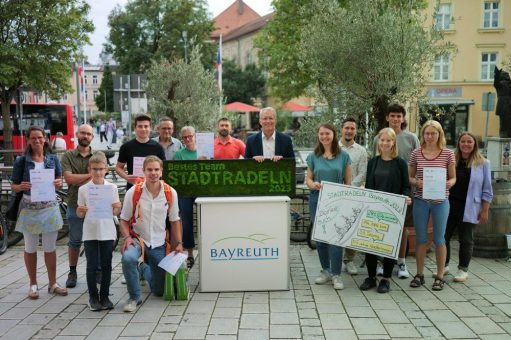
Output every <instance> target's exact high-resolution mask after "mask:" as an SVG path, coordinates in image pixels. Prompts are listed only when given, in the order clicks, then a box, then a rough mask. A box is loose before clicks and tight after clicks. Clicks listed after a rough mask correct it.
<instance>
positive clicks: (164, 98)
mask: <svg viewBox="0 0 511 340" xmlns="http://www.w3.org/2000/svg"><path fill="white" fill-rule="evenodd" d="M200 57H201V56H200V53H199V49H198V48H195V49H194V50H193V51H192V54H191V60H190V63H188V64H186V63H185V62H184V61H183V60H182V59H177V60H175V61H174V62H172V63H171V62H169V61H168V60H165V59H162V60H161V61H159V62H156V61H153V63H152V65H151V67H150V68H149V70H148V72H147V87H146V91H147V95H148V98H149V100H150V104H151V110H152V117H153V119H155V120H158V119H159V118H160V117H162V116H168V117H171V118H172V119H174V121H175V123H176V125H177V126H178V127H183V126H184V125H192V126H194V127H195V129H197V130H199V131H200V130H203V131H211V130H213V129H214V127H215V124H216V120H217V118H218V116H219V105H220V104H219V99H218V98H219V97H218V95H217V89H216V85H215V81H214V76H213V73H212V72H211V71H209V70H206V69H204V67H203V66H202V64H201V61H200ZM176 130H178V128H176Z"/></svg>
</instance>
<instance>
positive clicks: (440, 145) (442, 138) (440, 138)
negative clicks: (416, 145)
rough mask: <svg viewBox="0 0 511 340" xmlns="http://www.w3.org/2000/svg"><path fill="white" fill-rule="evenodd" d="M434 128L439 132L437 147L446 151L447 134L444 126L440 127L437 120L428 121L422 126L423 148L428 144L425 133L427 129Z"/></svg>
mask: <svg viewBox="0 0 511 340" xmlns="http://www.w3.org/2000/svg"><path fill="white" fill-rule="evenodd" d="M430 126H431V127H432V128H434V129H435V130H437V131H438V141H437V142H436V145H437V146H438V148H439V149H440V150H442V149H445V146H446V145H447V142H446V141H445V134H444V129H442V125H440V123H439V122H437V121H436V120H428V121H427V122H426V123H424V125H422V128H421V147H423V146H424V144H426V141H425V140H424V131H426V128H428V127H430Z"/></svg>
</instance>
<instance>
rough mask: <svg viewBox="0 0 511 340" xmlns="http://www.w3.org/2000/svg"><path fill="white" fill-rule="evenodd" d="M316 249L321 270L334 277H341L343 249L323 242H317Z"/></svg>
mask: <svg viewBox="0 0 511 340" xmlns="http://www.w3.org/2000/svg"><path fill="white" fill-rule="evenodd" d="M316 247H317V248H318V255H319V263H321V268H323V270H326V271H328V272H330V274H332V275H341V266H342V250H343V248H342V247H339V246H334V245H332V244H328V243H323V242H316Z"/></svg>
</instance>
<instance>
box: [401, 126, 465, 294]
mask: <svg viewBox="0 0 511 340" xmlns="http://www.w3.org/2000/svg"><path fill="white" fill-rule="evenodd" d="M441 169H444V170H445V176H446V177H445V189H444V188H442V195H441V197H439V198H435V199H431V198H429V197H430V196H429V195H428V196H427V197H428V198H424V195H423V194H424V193H423V189H424V171H425V170H426V171H427V172H432V173H436V172H439V170H441ZM408 172H409V176H410V184H412V185H414V186H415V192H414V194H413V225H414V227H415V240H416V252H415V258H416V261H417V273H416V274H415V277H414V278H413V280H412V281H411V282H410V287H412V288H417V287H420V286H422V285H423V284H424V283H425V280H424V260H425V258H426V245H427V242H428V221H429V218H430V216H431V219H432V221H433V242H434V243H435V255H436V265H437V273H436V274H435V275H434V276H435V281H434V282H433V287H432V289H433V290H442V289H444V285H445V281H444V274H445V272H444V265H445V258H446V254H447V250H446V246H445V238H444V235H445V228H446V225H447V217H448V216H449V200H448V198H449V189H451V188H452V186H453V185H454V184H455V183H456V169H455V165H454V153H453V152H452V151H451V150H449V149H447V148H446V141H445V135H444V130H443V129H442V125H440V123H439V122H437V121H434V120H428V121H427V122H426V123H425V124H424V125H423V126H422V129H421V147H420V148H418V149H415V150H413V151H412V154H411V155H410V163H409V169H408ZM427 184H428V186H429V185H431V184H430V183H427Z"/></svg>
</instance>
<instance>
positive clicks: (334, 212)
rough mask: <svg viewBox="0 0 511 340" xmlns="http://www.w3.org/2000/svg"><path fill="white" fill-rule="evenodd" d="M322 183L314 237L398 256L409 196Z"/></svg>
mask: <svg viewBox="0 0 511 340" xmlns="http://www.w3.org/2000/svg"><path fill="white" fill-rule="evenodd" d="M321 184H322V188H321V191H320V193H319V199H318V208H317V210H316V218H315V220H314V229H313V231H312V238H313V240H315V241H320V242H325V243H329V244H334V245H338V246H341V247H346V248H351V249H355V250H359V251H361V252H366V253H371V254H375V255H378V256H384V257H390V258H393V259H397V256H398V253H399V244H400V243H401V231H402V229H403V225H404V221H405V215H406V196H402V195H395V194H389V193H385V192H381V191H376V190H370V189H361V188H356V187H351V186H346V185H342V184H337V183H331V182H321Z"/></svg>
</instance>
